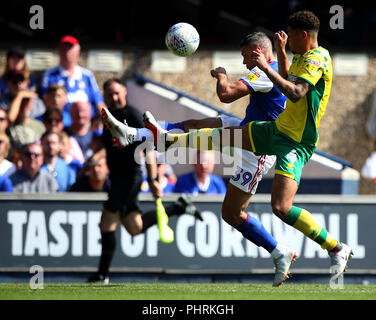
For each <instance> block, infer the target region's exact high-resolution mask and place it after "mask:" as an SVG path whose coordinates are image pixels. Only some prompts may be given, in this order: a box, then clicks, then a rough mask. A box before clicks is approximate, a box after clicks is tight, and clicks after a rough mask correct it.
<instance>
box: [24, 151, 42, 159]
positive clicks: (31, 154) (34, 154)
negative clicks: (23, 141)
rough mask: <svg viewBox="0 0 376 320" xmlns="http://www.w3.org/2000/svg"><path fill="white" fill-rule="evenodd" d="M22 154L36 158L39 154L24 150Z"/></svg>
mask: <svg viewBox="0 0 376 320" xmlns="http://www.w3.org/2000/svg"><path fill="white" fill-rule="evenodd" d="M24 155H25V156H26V157H28V158H31V157H32V156H33V157H35V158H38V157H39V156H40V153H37V152H30V151H26V152H24Z"/></svg>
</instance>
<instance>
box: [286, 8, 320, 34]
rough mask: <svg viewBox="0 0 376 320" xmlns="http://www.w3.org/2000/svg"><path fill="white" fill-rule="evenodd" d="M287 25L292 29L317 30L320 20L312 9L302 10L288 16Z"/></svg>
mask: <svg viewBox="0 0 376 320" xmlns="http://www.w3.org/2000/svg"><path fill="white" fill-rule="evenodd" d="M287 25H288V26H289V27H290V28H292V29H302V30H306V31H317V32H318V31H319V29H320V20H319V18H317V16H316V15H315V14H314V13H313V12H312V11H307V10H302V11H297V12H295V13H293V14H292V15H291V16H289V17H288V19H287Z"/></svg>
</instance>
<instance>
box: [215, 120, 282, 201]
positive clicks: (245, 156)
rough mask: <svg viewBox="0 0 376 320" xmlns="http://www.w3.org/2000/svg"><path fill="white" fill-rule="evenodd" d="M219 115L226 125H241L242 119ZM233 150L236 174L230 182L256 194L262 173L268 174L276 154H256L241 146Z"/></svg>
mask: <svg viewBox="0 0 376 320" xmlns="http://www.w3.org/2000/svg"><path fill="white" fill-rule="evenodd" d="M219 117H220V119H221V120H222V125H223V126H224V127H227V126H232V127H237V126H240V122H241V120H240V119H237V118H235V117H229V116H225V115H221V116H219ZM233 152H234V174H233V175H232V177H231V179H230V183H231V184H232V185H234V186H235V187H237V188H239V189H240V190H243V191H244V192H249V193H251V194H255V193H256V189H257V186H258V184H259V182H260V181H261V179H262V175H264V174H266V173H267V172H268V171H269V170H270V168H271V167H273V165H274V163H275V161H276V156H273V155H272V156H266V155H263V156H256V155H255V154H254V153H253V152H251V151H248V150H242V149H239V148H234V149H233Z"/></svg>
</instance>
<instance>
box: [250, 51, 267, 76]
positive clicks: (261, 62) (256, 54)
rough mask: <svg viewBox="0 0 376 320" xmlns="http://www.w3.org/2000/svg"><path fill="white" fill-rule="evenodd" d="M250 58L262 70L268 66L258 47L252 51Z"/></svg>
mask: <svg viewBox="0 0 376 320" xmlns="http://www.w3.org/2000/svg"><path fill="white" fill-rule="evenodd" d="M250 60H251V61H252V62H253V63H254V64H255V65H256V66H257V67H259V68H260V69H261V70H263V71H264V70H266V69H267V68H268V67H269V63H268V61H266V58H265V55H264V53H263V52H262V49H261V48H260V47H258V48H257V49H256V50H253V51H252V54H251V58H250Z"/></svg>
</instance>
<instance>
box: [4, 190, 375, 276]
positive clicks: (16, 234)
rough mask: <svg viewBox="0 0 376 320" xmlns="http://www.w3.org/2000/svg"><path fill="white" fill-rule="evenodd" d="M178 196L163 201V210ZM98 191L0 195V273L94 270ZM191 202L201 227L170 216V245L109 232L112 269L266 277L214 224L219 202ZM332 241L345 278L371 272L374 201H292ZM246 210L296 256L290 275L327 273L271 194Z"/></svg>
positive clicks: (258, 259)
mask: <svg viewBox="0 0 376 320" xmlns="http://www.w3.org/2000/svg"><path fill="white" fill-rule="evenodd" d="M177 196H178V195H166V196H165V197H164V198H163V201H164V204H165V205H166V204H169V203H171V202H173V201H175V200H176V199H177ZM106 197H107V196H106V194H104V193H95V194H94V193H69V194H61V193H60V194H59V193H58V194H47V195H38V194H34V195H24V194H0V200H1V204H2V205H1V211H0V213H1V214H0V234H1V241H0V272H9V271H20V272H21V271H23V272H25V271H26V272H27V271H28V270H29V268H30V267H31V266H32V265H40V266H42V267H43V268H44V269H45V271H49V272H57V271H64V272H68V271H71V272H72V271H75V272H77V271H80V270H81V271H86V272H88V271H94V270H96V267H97V264H98V259H99V256H100V252H101V245H100V231H99V227H98V223H99V221H100V215H101V209H102V202H103V201H105V200H106ZM140 201H141V208H142V209H143V210H145V211H146V210H150V209H151V208H153V207H154V201H153V199H152V197H151V196H150V195H140ZM194 201H195V203H196V204H197V205H198V206H199V207H200V209H201V210H202V215H203V218H204V221H203V222H201V221H198V220H195V219H194V217H192V216H190V215H183V216H180V217H179V218H177V217H171V218H170V219H169V225H170V226H171V227H172V228H173V230H174V231H175V241H174V242H173V243H171V244H164V243H161V242H160V241H159V232H158V228H157V226H153V227H151V228H150V229H148V231H147V232H146V233H145V234H140V235H138V236H135V237H131V236H130V235H129V234H128V233H127V232H126V231H125V229H124V228H122V227H120V225H119V226H118V229H117V230H116V236H117V247H116V252H115V256H114V259H113V263H112V271H117V272H120V271H121V272H149V273H152V272H156V273H158V272H159V273H161V272H168V273H175V274H187V273H188V274H192V273H207V274H208V273H219V272H222V273H229V274H230V273H235V274H237V273H247V274H257V273H271V272H273V263H272V260H271V259H270V255H269V253H268V252H266V250H264V249H262V248H258V247H256V246H255V245H253V244H251V243H250V242H248V241H246V240H245V239H244V238H243V236H242V235H241V234H240V233H239V232H238V231H237V230H235V229H233V228H231V227H230V226H229V225H228V224H226V223H225V222H224V221H223V220H222V219H221V205H222V201H223V196H214V195H212V196H210V195H198V196H195V198H194ZM295 203H297V204H298V205H299V206H302V207H304V208H307V209H308V210H309V211H310V212H312V214H313V215H314V217H315V218H316V220H317V221H319V223H320V224H321V225H323V226H325V227H326V228H327V229H328V231H329V232H330V233H332V234H333V236H334V237H335V238H337V239H339V240H340V241H344V242H346V243H348V244H349V245H350V246H351V247H352V249H353V251H354V257H353V259H352V260H351V262H350V268H349V273H353V274H376V269H375V266H376V251H375V250H374V246H373V229H374V226H375V225H376V216H375V214H374V207H375V204H376V199H374V197H373V196H325V195H318V196H299V195H298V196H297V197H296V201H295ZM248 212H250V213H251V214H252V215H254V216H255V217H257V218H258V219H260V221H262V223H263V225H264V226H265V228H266V229H267V230H269V231H270V232H271V233H272V234H273V235H274V237H275V238H276V239H277V240H278V241H280V242H281V243H283V244H285V245H288V246H292V247H294V248H295V249H296V250H297V253H298V255H299V259H298V260H297V262H296V263H294V265H293V272H294V273H304V274H309V273H324V274H328V273H329V258H328V255H327V253H326V252H325V251H324V250H322V249H321V248H320V246H318V245H317V244H316V243H314V242H313V241H311V240H309V239H306V238H305V237H304V236H303V234H302V233H300V232H298V231H297V230H295V229H294V228H292V227H289V226H287V225H285V224H284V223H283V222H282V221H281V220H280V219H278V218H276V217H275V216H274V215H273V214H272V212H271V208H270V196H261V195H255V197H254V199H253V201H252V203H251V205H250V206H249V208H248Z"/></svg>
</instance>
